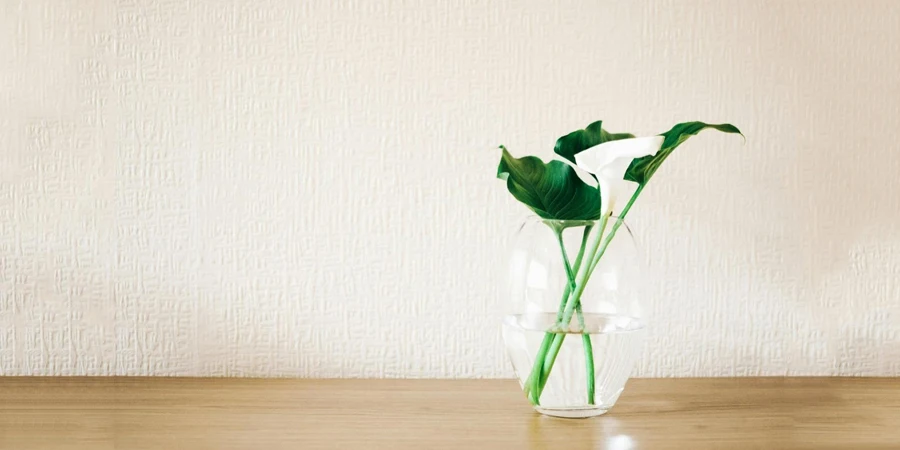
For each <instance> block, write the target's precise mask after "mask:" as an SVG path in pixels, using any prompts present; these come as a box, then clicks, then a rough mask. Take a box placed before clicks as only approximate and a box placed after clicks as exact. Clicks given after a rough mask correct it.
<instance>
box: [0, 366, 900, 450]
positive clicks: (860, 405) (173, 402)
mask: <svg viewBox="0 0 900 450" xmlns="http://www.w3.org/2000/svg"><path fill="white" fill-rule="evenodd" d="M149 448H159V449H316V448H349V449H371V448H385V449H407V448H408V449H420V448H421V449H449V448H466V449H469V448H488V449H505V448H511V449H545V448H548V449H549V448H569V449H582V448H584V449H588V448H607V449H614V450H623V449H629V448H650V449H657V448H684V449H698V448H725V449H729V450H734V449H739V448H765V449H776V448H852V449H865V448H895V449H900V378H898V379H889V378H881V379H873V378H855V379H851V378H731V379H723V378H720V379H638V380H631V381H630V382H629V383H628V386H627V387H626V389H625V393H624V394H623V395H622V398H621V399H620V400H619V403H618V405H616V407H615V408H613V410H612V411H611V412H610V413H609V414H607V415H605V416H602V417H597V418H593V419H583V420H572V419H555V418H550V417H543V416H541V415H538V414H537V413H535V412H533V411H532V410H531V409H530V407H529V406H528V405H527V403H526V402H525V399H524V398H523V396H522V395H521V393H520V391H519V389H518V386H517V385H516V383H515V382H514V381H509V380H458V381H450V380H444V381H439V380H415V381H414V380H285V379H276V380H262V379H195V378H0V449H16V450H25V449H149Z"/></svg>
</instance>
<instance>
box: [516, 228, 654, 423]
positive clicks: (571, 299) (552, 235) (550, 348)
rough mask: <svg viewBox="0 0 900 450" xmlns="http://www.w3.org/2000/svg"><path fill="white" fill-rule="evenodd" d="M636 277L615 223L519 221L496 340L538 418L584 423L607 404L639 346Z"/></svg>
mask: <svg viewBox="0 0 900 450" xmlns="http://www.w3.org/2000/svg"><path fill="white" fill-rule="evenodd" d="M644 272H645V271H644V267H643V264H642V259H641V258H640V254H639V253H638V251H637V248H636V246H635V243H634V238H633V236H632V235H631V232H630V230H629V229H628V227H627V226H626V225H625V224H624V222H623V221H622V220H620V219H619V218H617V217H610V218H608V219H606V220H596V221H553V220H544V219H540V218H537V217H532V218H529V219H527V220H526V221H525V223H524V224H523V225H522V228H521V229H520V231H519V233H518V235H517V237H516V239H515V242H514V245H513V248H512V254H511V257H510V299H511V301H512V304H513V311H511V312H512V314H510V315H508V316H506V317H505V319H504V321H503V340H504V342H505V344H506V349H507V352H508V353H509V357H510V360H511V361H512V365H513V368H514V369H515V372H516V376H517V377H518V379H519V383H520V385H521V386H522V389H523V391H524V392H525V396H526V398H527V399H528V400H529V401H530V402H531V403H532V405H533V406H534V408H535V409H536V410H537V411H538V412H540V413H543V414H547V415H551V416H557V417H570V418H583V417H592V416H597V415H600V414H603V413H605V412H607V411H608V410H609V409H610V408H612V406H613V405H614V404H615V403H616V400H618V398H619V395H620V394H621V393H622V390H623V388H624V387H625V382H626V381H628V377H629V376H630V374H631V371H632V369H633V367H634V364H635V362H636V361H637V360H638V357H639V356H640V351H641V348H642V344H643V338H644V319H645V317H644V314H643V311H642V310H641V306H640V302H639V300H640V298H641V291H642V281H643V280H642V277H643V275H644Z"/></svg>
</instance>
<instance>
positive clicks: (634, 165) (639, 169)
mask: <svg viewBox="0 0 900 450" xmlns="http://www.w3.org/2000/svg"><path fill="white" fill-rule="evenodd" d="M707 128H712V129H714V130H719V131H721V132H723V133H736V134H740V135H741V136H743V134H742V133H741V130H738V129H737V127H735V126H734V125H731V124H729V123H723V124H718V125H716V124H708V123H703V122H685V123H679V124H678V125H675V126H674V127H672V129H671V130H669V131H666V132H665V133H662V134H661V135H660V136H663V137H665V140H664V141H663V145H662V147H661V148H660V150H659V151H658V152H657V153H656V154H655V155H651V156H644V157H643V158H635V159H634V160H633V161H631V165H629V166H628V170H626V171H625V179H626V180H628V181H634V182H635V183H638V184H641V185H643V184H646V183H647V181H649V180H650V177H652V176H653V174H654V173H656V171H657V169H659V166H660V165H662V163H663V161H665V160H666V158H668V157H669V155H670V154H671V153H672V151H673V150H675V148H676V147H678V146H679V145H681V144H682V143H683V142H684V141H686V140H687V139H688V138H689V137H691V136H693V135H696V134H697V133H699V132H701V131H703V130H705V129H707Z"/></svg>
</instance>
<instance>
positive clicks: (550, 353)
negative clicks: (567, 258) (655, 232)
mask: <svg viewBox="0 0 900 450" xmlns="http://www.w3.org/2000/svg"><path fill="white" fill-rule="evenodd" d="M643 190H644V185H642V184H640V185H638V187H637V189H636V190H635V191H634V194H633V195H632V196H631V198H630V199H629V200H628V203H627V204H626V205H625V207H624V208H623V209H622V212H621V214H619V217H618V219H617V220H616V222H615V224H614V225H613V227H612V229H611V230H610V232H609V235H607V236H606V239H604V240H603V244H602V246H600V240H601V237H602V236H603V231H604V229H605V228H606V221H607V219H608V218H609V216H608V215H607V216H604V217H603V218H602V219H601V222H600V225H601V228H600V231H599V232H598V233H597V236H596V237H595V239H594V245H593V247H592V251H591V253H590V254H589V256H588V261H589V263H588V264H583V265H582V267H581V269H584V268H586V267H587V270H586V271H581V270H579V275H580V276H581V279H580V283H578V289H577V290H575V292H573V293H572V295H571V296H570V297H569V300H568V303H569V304H568V305H567V306H566V310H565V311H563V318H562V321H563V323H564V324H566V326H567V324H568V322H569V321H571V320H572V311H573V310H574V309H575V307H576V306H578V305H580V304H581V294H582V293H583V292H584V288H585V286H587V282H588V280H589V279H590V276H591V274H592V273H593V272H594V269H595V268H596V267H597V264H598V263H599V262H600V257H602V256H603V254H604V253H606V248H607V247H608V246H609V243H610V242H611V241H612V239H613V237H615V234H616V231H617V230H618V229H619V227H620V226H622V222H623V221H624V220H625V215H626V214H628V211H630V210H631V206H632V205H633V204H634V201H635V200H637V197H638V195H640V193H641V191H643ZM565 337H566V335H565V333H560V334H557V335H556V336H554V337H553V342H551V343H550V347H549V348H548V349H547V356H546V357H545V358H544V364H543V369H542V370H541V378H540V382H539V383H538V385H537V386H535V389H536V390H537V393H536V396H537V397H540V395H541V391H543V389H544V385H545V384H546V383H547V378H548V377H549V376H550V371H551V370H552V369H553V364H554V363H555V362H556V357H557V355H558V354H559V350H560V348H561V347H562V343H563V340H564V339H565Z"/></svg>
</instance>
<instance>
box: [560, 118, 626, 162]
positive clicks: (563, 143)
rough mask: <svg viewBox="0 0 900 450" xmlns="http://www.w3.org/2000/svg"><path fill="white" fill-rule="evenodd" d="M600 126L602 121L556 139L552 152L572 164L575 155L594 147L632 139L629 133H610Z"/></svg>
mask: <svg viewBox="0 0 900 450" xmlns="http://www.w3.org/2000/svg"><path fill="white" fill-rule="evenodd" d="M602 124H603V121H602V120H598V121H596V122H594V123H592V124H590V125H588V126H587V128H585V129H583V130H578V131H573V132H571V133H569V134H567V135H565V136H563V137H561V138H559V139H557V140H556V147H554V148H553V151H554V152H556V154H557V155H559V156H562V157H563V158H566V159H568V160H569V161H571V162H572V163H573V164H574V163H575V155H576V154H578V153H581V152H583V151H585V150H587V149H589V148H591V147H593V146H595V145H600V144H602V143H604V142H608V141H617V140H619V139H627V138H633V137H634V135H633V134H630V133H610V132H608V131H606V130H604V129H603V127H602Z"/></svg>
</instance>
